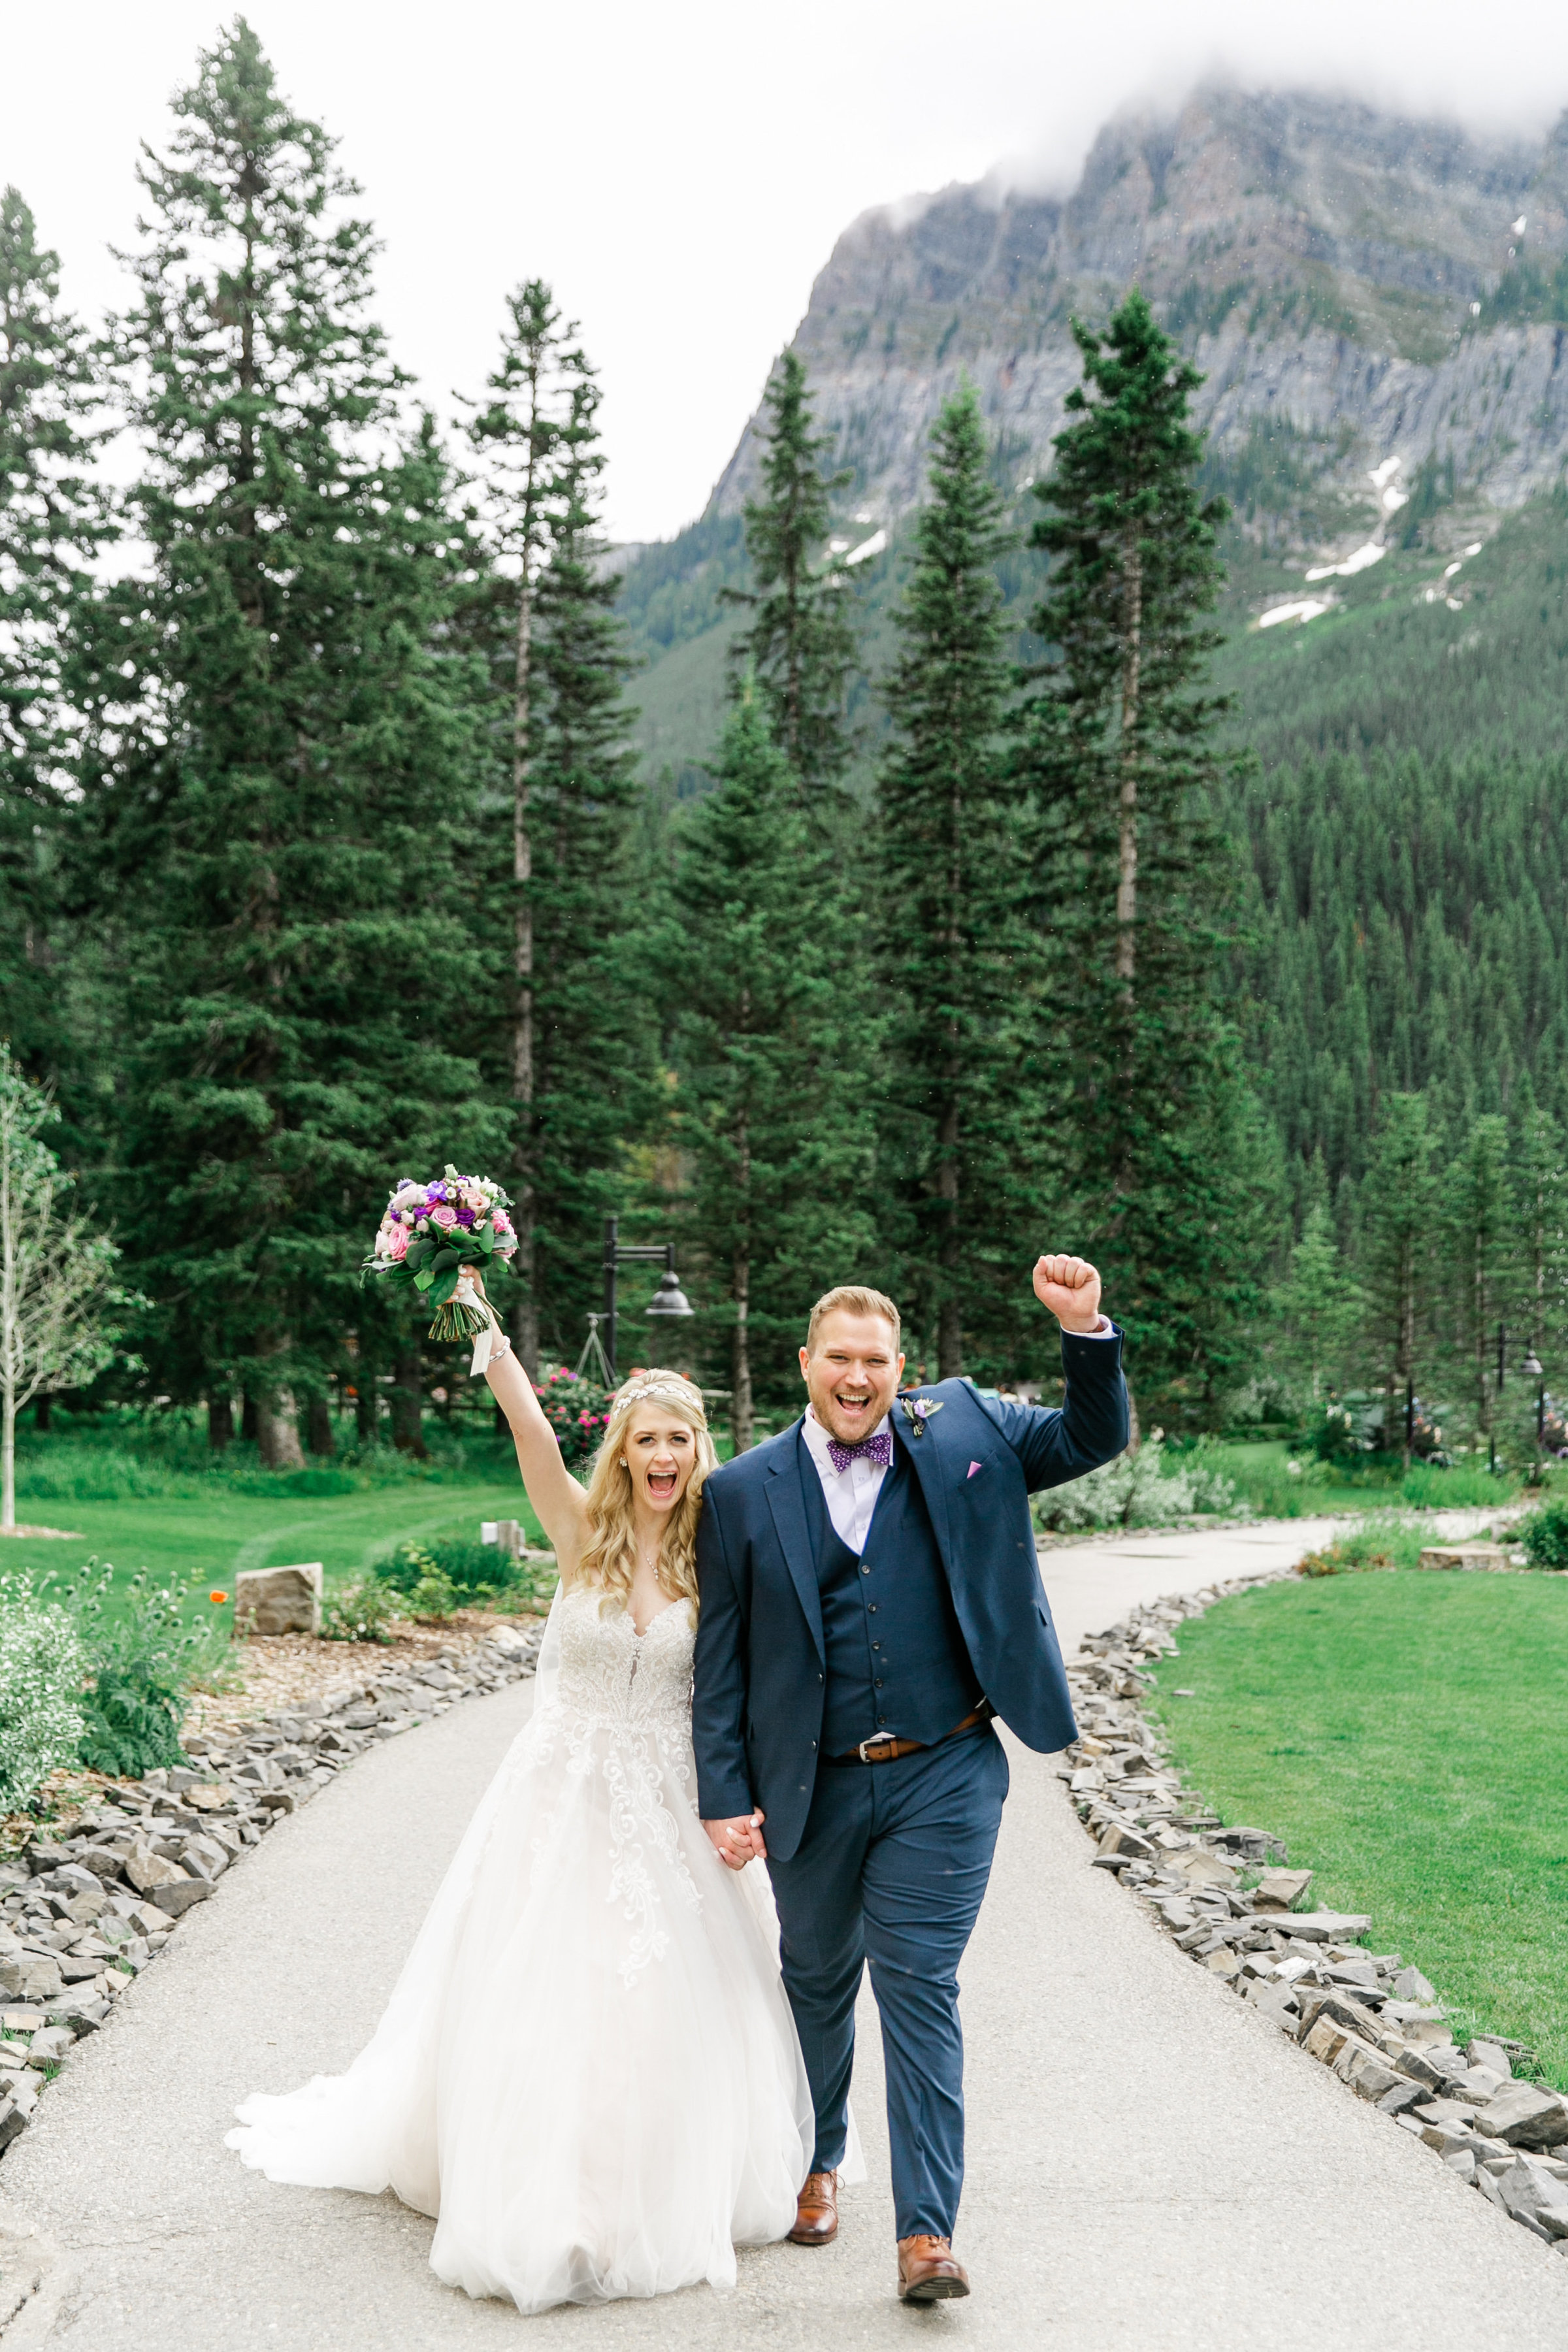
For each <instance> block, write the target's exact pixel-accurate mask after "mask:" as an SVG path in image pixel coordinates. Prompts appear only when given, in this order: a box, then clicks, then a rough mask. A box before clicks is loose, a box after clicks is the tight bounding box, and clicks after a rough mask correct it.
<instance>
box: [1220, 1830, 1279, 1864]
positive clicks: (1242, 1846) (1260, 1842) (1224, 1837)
mask: <svg viewBox="0 0 1568 2352" xmlns="http://www.w3.org/2000/svg"><path fill="white" fill-rule="evenodd" d="M1213 1835H1214V1843H1215V1845H1218V1846H1223V1847H1224V1848H1225V1850H1226V1853H1234V1854H1237V1855H1238V1856H1239V1857H1240V1859H1241V1860H1242V1861H1243V1862H1259V1863H1271V1862H1283V1861H1284V1860H1285V1858H1286V1855H1285V1842H1284V1840H1283V1839H1282V1838H1277V1837H1275V1836H1274V1835H1272V1833H1271V1832H1269V1831H1268V1830H1255V1829H1251V1828H1249V1827H1248V1826H1247V1823H1246V1822H1237V1823H1236V1825H1235V1826H1234V1827H1233V1828H1230V1829H1222V1830H1215V1832H1214V1833H1213Z"/></svg>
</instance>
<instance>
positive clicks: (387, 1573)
mask: <svg viewBox="0 0 1568 2352" xmlns="http://www.w3.org/2000/svg"><path fill="white" fill-rule="evenodd" d="M474 1549H476V1550H478V1549H479V1546H478V1545H476V1546H475V1547H474ZM485 1549H490V1547H489V1546H487V1547H485ZM375 1575H376V1579H377V1580H378V1581H379V1582H380V1583H381V1584H382V1586H383V1587H384V1588H385V1587H390V1588H391V1589H392V1591H395V1593H397V1595H398V1596H399V1600H400V1602H401V1606H402V1610H403V1614H404V1615H405V1617H420V1618H424V1619H425V1620H426V1622H435V1623H437V1624H440V1623H441V1622H443V1621H444V1620H445V1619H447V1618H448V1617H450V1616H451V1615H452V1613H453V1612H454V1611H456V1610H458V1609H461V1608H464V1607H466V1606H467V1605H468V1603H470V1602H471V1601H474V1600H476V1599H477V1598H479V1593H478V1592H477V1591H467V1592H459V1591H458V1587H457V1585H456V1584H455V1583H454V1581H453V1580H452V1579H451V1577H449V1576H448V1575H447V1572H446V1570H445V1569H444V1568H443V1567H442V1566H441V1564H440V1561H439V1560H438V1559H437V1558H436V1557H435V1556H434V1553H433V1552H432V1551H431V1550H427V1549H426V1547H425V1546H424V1545H423V1544H416V1543H402V1544H399V1545H398V1547H397V1549H396V1550H395V1552H394V1553H393V1554H392V1557H391V1558H390V1559H383V1560H378V1561H377V1562H376V1567H375ZM482 1591H483V1597H484V1598H485V1599H486V1600H487V1601H488V1600H490V1599H493V1597H494V1594H493V1590H492V1588H491V1587H490V1586H489V1585H486V1586H484V1587H483V1588H482Z"/></svg>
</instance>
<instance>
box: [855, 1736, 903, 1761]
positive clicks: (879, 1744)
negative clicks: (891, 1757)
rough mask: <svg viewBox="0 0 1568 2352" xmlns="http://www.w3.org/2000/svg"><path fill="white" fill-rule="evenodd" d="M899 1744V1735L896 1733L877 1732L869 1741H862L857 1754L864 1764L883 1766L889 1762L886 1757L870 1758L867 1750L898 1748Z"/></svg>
mask: <svg viewBox="0 0 1568 2352" xmlns="http://www.w3.org/2000/svg"><path fill="white" fill-rule="evenodd" d="M898 1744H899V1735H898V1733H897V1732H896V1731H876V1732H873V1733H872V1735H871V1737H870V1738H869V1739H862V1740H861V1742H860V1744H859V1746H858V1748H857V1749H856V1751H855V1752H856V1754H857V1755H858V1757H859V1759H860V1761H861V1763H862V1764H883V1763H886V1761H887V1759H886V1757H883V1756H868V1754H867V1753H866V1751H867V1749H868V1748H896V1747H897V1746H898Z"/></svg>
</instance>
